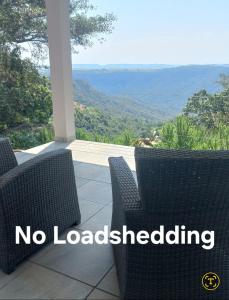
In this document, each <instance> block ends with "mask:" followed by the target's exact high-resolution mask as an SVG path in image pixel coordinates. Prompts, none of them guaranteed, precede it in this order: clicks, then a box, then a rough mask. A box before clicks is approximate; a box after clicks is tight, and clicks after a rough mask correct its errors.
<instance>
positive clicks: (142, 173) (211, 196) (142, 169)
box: [135, 148, 229, 216]
mask: <svg viewBox="0 0 229 300" xmlns="http://www.w3.org/2000/svg"><path fill="white" fill-rule="evenodd" d="M135 161H136V171H137V178H138V186H139V193H140V197H141V201H142V204H143V208H144V210H145V212H146V213H149V214H152V213H160V212H161V213H168V214H170V213H176V214H177V213H180V214H185V215H186V216H187V215H189V214H192V213H195V212H198V213H199V212H201V211H202V212H204V211H207V210H211V209H216V208H217V207H218V208H219V207H220V208H221V209H222V208H223V209H228V210H229V151H186V150H165V149H151V148H136V149H135Z"/></svg>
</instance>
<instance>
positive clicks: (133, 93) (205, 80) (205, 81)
mask: <svg viewBox="0 0 229 300" xmlns="http://www.w3.org/2000/svg"><path fill="white" fill-rule="evenodd" d="M220 74H227V75H229V66H228V65H188V66H175V67H169V68H158V69H156V68H155V69H152V68H148V69H146V68H145V69H141V68H140V69H135V68H133V69H127V70H125V69H118V68H117V69H110V68H107V69H97V70H96V69H92V70H86V69H85V70H82V69H81V70H80V69H78V70H75V69H74V70H73V80H74V81H75V86H76V97H77V98H78V99H77V100H79V101H82V103H85V104H87V105H89V104H90V105H92V106H93V105H95V106H97V107H99V108H102V109H105V110H109V111H113V112H114V113H124V114H125V113H127V114H131V115H134V116H135V117H142V118H151V119H152V120H156V121H157V120H165V119H169V118H171V117H174V116H176V115H177V114H179V113H180V112H181V111H182V109H183V107H184V106H185V104H186V102H187V99H188V98H189V97H190V96H192V95H193V94H194V93H195V92H197V91H199V90H201V89H206V90H207V91H208V92H211V93H212V92H217V91H220V85H219V84H218V83H217V80H218V79H219V76H220ZM83 101H84V102H83Z"/></svg>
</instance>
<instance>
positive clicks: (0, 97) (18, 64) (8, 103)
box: [0, 48, 52, 132]
mask: <svg viewBox="0 0 229 300" xmlns="http://www.w3.org/2000/svg"><path fill="white" fill-rule="evenodd" d="M0 66H1V68H0V132H1V131H2V132H3V131H4V130H6V129H9V128H14V127H18V126H23V127H26V126H28V125H29V126H40V125H45V124H47V123H48V122H49V119H50V117H51V115H52V101H51V93H50V87H49V80H48V79H47V78H46V77H44V76H41V75H40V74H39V72H38V71H37V69H36V67H35V65H34V64H33V63H31V62H30V61H29V60H28V59H24V60H22V59H21V58H20V50H19V49H17V48H15V49H14V50H12V51H10V50H9V49H7V48H4V49H3V48H2V49H1V51H0Z"/></svg>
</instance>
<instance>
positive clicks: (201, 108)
mask: <svg viewBox="0 0 229 300" xmlns="http://www.w3.org/2000/svg"><path fill="white" fill-rule="evenodd" d="M224 79H225V78H224ZM223 85H224V87H226V81H225V82H224V83H223ZM184 114H185V115H186V116H189V117H190V118H191V119H192V120H193V122H194V123H195V124H197V125H204V126H206V127H207V128H215V127H217V126H218V125H219V123H223V124H227V125H228V124H229V88H228V89H224V90H223V91H222V92H220V93H217V94H213V95H211V94H209V93H208V92H207V91H206V90H202V91H200V92H198V93H195V94H194V95H193V96H192V97H191V98H189V99H188V102H187V104H186V107H185V108H184Z"/></svg>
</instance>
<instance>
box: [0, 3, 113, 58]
mask: <svg viewBox="0 0 229 300" xmlns="http://www.w3.org/2000/svg"><path fill="white" fill-rule="evenodd" d="M94 10H95V7H94V6H93V5H91V4H90V2H89V0H71V1H70V29H71V39H72V45H73V48H74V49H76V47H77V46H83V47H87V46H91V45H92V44H93V40H94V38H98V39H99V41H100V42H102V41H103V40H104V34H107V33H111V32H112V30H113V23H114V21H115V19H116V18H115V17H114V15H113V14H109V13H106V14H105V15H103V16H102V15H94V16H93V15H91V13H92V12H93V11H94ZM89 13H90V16H88V14H89ZM47 42H48V37H47V21H46V10H45V1H44V0H1V2H0V46H3V45H8V46H11V47H14V46H17V47H18V46H22V45H23V44H25V43H30V44H31V45H32V46H33V47H34V49H36V50H37V53H42V50H44V47H43V46H44V45H47Z"/></svg>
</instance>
